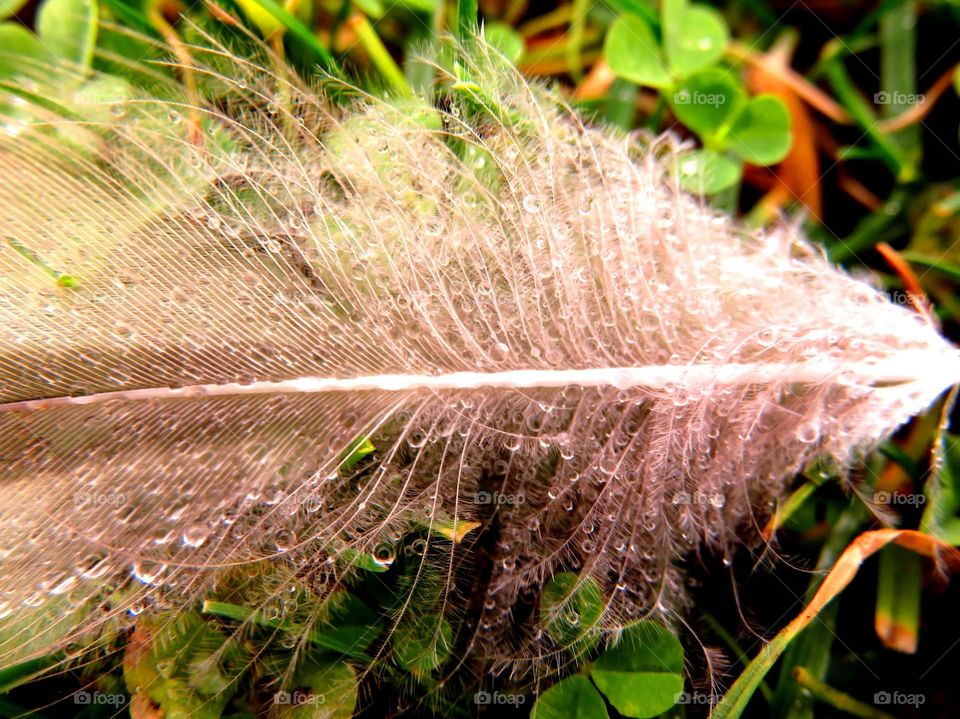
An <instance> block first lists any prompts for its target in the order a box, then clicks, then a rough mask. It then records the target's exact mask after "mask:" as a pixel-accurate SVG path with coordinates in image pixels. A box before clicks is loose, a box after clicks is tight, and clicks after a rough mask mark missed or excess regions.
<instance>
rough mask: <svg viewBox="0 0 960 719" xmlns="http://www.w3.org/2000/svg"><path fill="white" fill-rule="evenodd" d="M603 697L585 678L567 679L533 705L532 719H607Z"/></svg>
mask: <svg viewBox="0 0 960 719" xmlns="http://www.w3.org/2000/svg"><path fill="white" fill-rule="evenodd" d="M607 716H609V715H608V714H607V706H606V704H604V703H603V697H601V696H600V694H598V693H597V690H596V689H594V688H593V684H591V683H590V680H589V679H587V678H586V677H583V676H572V677H567V678H566V679H564V680H563V681H561V682H557V683H556V684H554V685H553V686H552V687H550V688H549V689H547V691H545V692H544V693H543V694H541V695H540V696H539V697H538V698H537V703H536V704H534V705H533V711H532V712H531V713H530V719H606V718H607Z"/></svg>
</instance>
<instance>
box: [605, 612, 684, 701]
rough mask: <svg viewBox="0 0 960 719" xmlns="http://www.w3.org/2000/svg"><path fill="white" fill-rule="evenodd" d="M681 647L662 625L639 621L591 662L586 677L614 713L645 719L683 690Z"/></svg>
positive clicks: (673, 699) (675, 699)
mask: <svg viewBox="0 0 960 719" xmlns="http://www.w3.org/2000/svg"><path fill="white" fill-rule="evenodd" d="M682 672H683V647H682V646H681V645H680V640H679V639H677V637H676V636H675V635H674V634H673V633H672V632H670V631H669V630H668V629H667V628H666V627H664V626H662V625H660V624H657V623H656V622H652V621H642V622H639V623H637V624H634V625H632V626H630V627H629V628H627V629H626V630H625V631H624V636H623V638H622V639H621V641H620V643H619V644H618V645H617V646H615V647H614V648H612V649H609V650H607V651H606V652H604V653H603V654H601V655H600V657H599V658H598V659H597V661H596V662H594V664H593V666H592V667H591V669H590V676H592V677H593V681H594V682H596V684H597V687H598V688H599V689H600V691H601V692H603V694H604V695H605V696H606V697H607V699H608V700H609V702H610V703H611V704H612V705H613V706H614V707H615V708H616V710H617V711H618V712H620V713H621V714H623V715H624V716H628V717H635V718H636V719H645V718H646V717H653V716H656V715H657V714H660V713H662V712H664V711H666V710H667V709H669V708H670V707H672V706H673V705H674V704H676V702H677V697H678V696H679V694H680V692H682V691H683V674H682Z"/></svg>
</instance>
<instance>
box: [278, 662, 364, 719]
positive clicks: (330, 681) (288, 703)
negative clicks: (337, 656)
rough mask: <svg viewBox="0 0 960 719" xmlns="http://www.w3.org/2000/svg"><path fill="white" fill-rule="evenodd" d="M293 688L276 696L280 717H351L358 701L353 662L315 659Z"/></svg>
mask: <svg viewBox="0 0 960 719" xmlns="http://www.w3.org/2000/svg"><path fill="white" fill-rule="evenodd" d="M294 680H295V681H294V683H295V687H294V689H293V691H291V692H286V691H280V692H277V693H276V694H274V695H273V704H274V707H275V709H276V714H275V716H277V717H278V718H282V719H350V718H351V717H352V716H353V710H354V707H355V706H356V704H357V691H358V685H357V676H356V673H355V672H354V670H353V667H351V666H350V665H349V664H346V663H344V662H336V661H319V662H311V663H310V664H309V665H307V666H305V667H303V668H301V669H299V670H298V671H297V673H296V674H295V675H294Z"/></svg>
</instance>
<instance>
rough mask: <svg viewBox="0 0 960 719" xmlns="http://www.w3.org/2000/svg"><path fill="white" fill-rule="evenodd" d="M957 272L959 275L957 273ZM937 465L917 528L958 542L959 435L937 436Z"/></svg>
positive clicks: (959, 522) (926, 493)
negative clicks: (938, 466)
mask: <svg viewBox="0 0 960 719" xmlns="http://www.w3.org/2000/svg"><path fill="white" fill-rule="evenodd" d="M958 276H960V275H958ZM937 454H938V457H939V458H940V462H939V464H940V468H939V471H937V473H936V475H935V476H934V477H933V478H932V479H930V480H928V481H927V483H926V485H925V486H924V495H925V496H926V502H927V506H926V507H925V508H924V510H923V517H922V518H921V521H920V529H921V530H922V531H924V532H926V533H927V534H932V535H933V536H934V537H936V538H937V539H940V540H942V541H944V542H947V543H948V544H952V545H954V546H957V545H960V518H958V516H957V515H958V514H960V437H957V435H954V434H949V433H948V432H943V433H942V434H941V435H940V436H938V437H937Z"/></svg>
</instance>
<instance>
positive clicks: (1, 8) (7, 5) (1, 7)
mask: <svg viewBox="0 0 960 719" xmlns="http://www.w3.org/2000/svg"><path fill="white" fill-rule="evenodd" d="M26 4H27V0H0V20H6V19H7V18H8V17H10V16H11V15H15V14H16V13H17V12H18V11H19V10H20V8H22V7H23V6H24V5H26ZM0 47H2V48H4V50H6V49H7V46H6V45H0Z"/></svg>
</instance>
